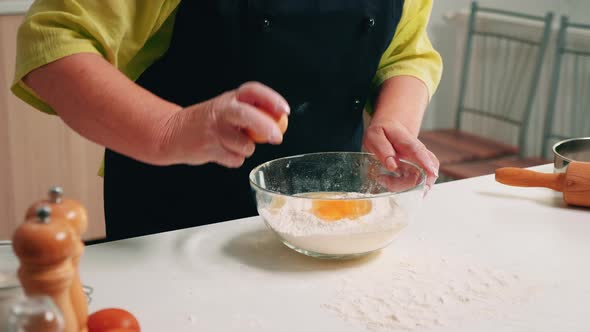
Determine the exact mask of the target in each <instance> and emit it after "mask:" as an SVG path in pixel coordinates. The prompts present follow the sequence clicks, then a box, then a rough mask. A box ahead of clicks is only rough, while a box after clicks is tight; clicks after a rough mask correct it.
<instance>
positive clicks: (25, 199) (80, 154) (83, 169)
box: [0, 15, 105, 240]
mask: <svg viewBox="0 0 590 332" xmlns="http://www.w3.org/2000/svg"><path fill="white" fill-rule="evenodd" d="M21 20H22V16H20V15H12V16H11V15H0V50H2V51H1V52H0V240H6V239H8V238H10V236H11V234H12V232H13V230H14V228H15V227H16V226H17V225H18V224H19V223H21V222H22V220H23V218H24V214H25V211H26V209H27V208H28V206H30V205H31V204H32V203H33V202H35V201H37V200H39V199H41V198H44V197H45V196H46V195H47V190H48V189H49V187H50V186H52V185H61V186H63V187H64V190H65V195H66V196H68V197H73V198H75V199H77V200H80V201H81V202H82V204H84V206H85V207H86V208H87V209H88V214H89V228H88V231H87V232H86V234H85V236H84V238H85V239H95V238H103V237H104V236H105V226H104V214H103V204H102V178H100V177H98V176H97V174H96V172H97V170H98V167H99V165H100V161H101V158H102V155H103V149H102V148H101V147H99V146H97V145H95V144H93V143H91V142H89V141H87V140H85V139H83V138H82V137H80V136H79V135H78V134H76V133H75V132H73V131H72V130H70V129H69V128H67V127H66V126H65V125H64V124H63V122H62V121H60V120H59V119H58V118H57V117H54V116H49V115H45V114H42V113H40V112H39V111H36V110H34V109H33V108H32V107H29V106H28V105H27V104H25V103H23V102H22V101H20V100H19V99H18V98H16V97H15V96H14V95H13V94H12V93H11V92H10V90H9V88H10V85H11V82H12V78H13V76H14V61H15V55H16V31H17V29H18V26H19V24H20V22H21Z"/></svg>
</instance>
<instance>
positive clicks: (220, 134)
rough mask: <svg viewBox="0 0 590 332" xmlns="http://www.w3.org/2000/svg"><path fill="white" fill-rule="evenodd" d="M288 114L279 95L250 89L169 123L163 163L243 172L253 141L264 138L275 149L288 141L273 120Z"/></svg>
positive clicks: (163, 140) (220, 98)
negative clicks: (224, 167)
mask: <svg viewBox="0 0 590 332" xmlns="http://www.w3.org/2000/svg"><path fill="white" fill-rule="evenodd" d="M289 112H290V110H289V105H288V103H287V101H286V100H285V99H284V98H283V97H282V96H281V95H280V94H278V93H277V92H276V91H274V90H272V89H271V88H269V87H267V86H265V85H262V84H260V83H256V82H248V83H245V84H243V85H242V86H240V87H239V88H238V89H236V90H232V91H228V92H226V93H224V94H222V95H220V96H218V97H215V98H213V99H211V100H208V101H206V102H203V103H199V104H195V105H192V106H189V107H187V108H185V109H183V110H180V111H178V112H176V113H174V114H172V115H171V116H170V117H169V118H168V119H166V121H164V123H163V125H162V128H160V133H161V139H160V142H161V144H160V146H159V151H160V158H161V160H162V161H163V164H180V163H182V164H190V165H201V164H205V163H209V162H214V163H217V164H220V165H223V166H226V167H232V168H235V167H240V166H241V165H242V164H243V163H244V160H245V159H246V158H248V157H250V156H251V155H252V154H253V153H254V149H255V143H254V141H253V139H252V138H251V136H256V137H265V138H266V139H265V142H264V143H270V144H280V143H281V142H282V141H283V133H282V132H281V130H280V128H279V126H278V124H277V122H276V121H274V120H273V119H278V118H280V117H281V116H282V115H283V114H289ZM269 115H270V116H269ZM246 131H248V132H249V133H250V135H247V134H246Z"/></svg>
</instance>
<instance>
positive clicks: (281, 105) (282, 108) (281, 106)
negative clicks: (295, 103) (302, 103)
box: [278, 102, 291, 115]
mask: <svg viewBox="0 0 590 332" xmlns="http://www.w3.org/2000/svg"><path fill="white" fill-rule="evenodd" d="M278 109H279V110H280V111H282V112H284V113H286V114H287V115H289V114H291V107H289V104H287V103H284V102H280V103H279V105H278Z"/></svg>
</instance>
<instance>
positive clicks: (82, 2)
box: [12, 0, 180, 114]
mask: <svg viewBox="0 0 590 332" xmlns="http://www.w3.org/2000/svg"><path fill="white" fill-rule="evenodd" d="M179 2H180V0H150V1H138V0H135V1H132V0H100V1H96V0H94V1H93V0H37V1H35V2H34V3H33V5H32V6H31V8H30V9H29V11H28V12H27V14H26V16H25V19H24V21H23V23H22V25H21V26H20V28H19V30H18V37H17V55H16V70H15V77H14V81H13V85H12V91H13V93H14V94H15V95H16V96H18V97H19V98H21V99H23V100H24V101H25V102H27V103H29V104H30V105H32V106H33V107H35V108H37V109H39V110H41V111H44V112H46V113H49V114H55V112H54V111H53V110H52V109H51V108H50V107H49V106H48V105H47V104H46V103H45V102H43V101H42V100H41V99H40V98H39V97H38V96H37V95H36V94H35V93H34V92H33V91H32V90H31V89H30V88H28V87H27V86H26V85H25V84H24V83H23V81H22V79H23V77H24V76H25V75H27V74H28V73H29V72H31V71H32V70H34V69H36V68H38V67H41V66H43V65H45V64H48V63H50V62H53V61H55V60H58V59H60V58H63V57H65V56H68V55H72V54H76V53H96V54H100V55H102V56H103V57H104V58H105V59H106V60H108V61H109V62H110V63H112V64H113V65H114V66H116V67H117V68H119V70H121V71H122V72H123V73H124V74H125V75H127V76H128V77H129V78H131V79H136V78H137V77H138V76H139V75H140V74H141V72H143V70H145V69H146V68H147V67H148V66H149V65H150V64H151V63H153V61H155V60H156V59H157V58H158V57H159V56H161V55H162V54H164V52H165V51H166V49H167V48H168V45H169V41H170V36H171V34H172V25H173V18H174V15H171V14H172V13H173V12H174V10H175V9H176V7H177V5H178V3H179Z"/></svg>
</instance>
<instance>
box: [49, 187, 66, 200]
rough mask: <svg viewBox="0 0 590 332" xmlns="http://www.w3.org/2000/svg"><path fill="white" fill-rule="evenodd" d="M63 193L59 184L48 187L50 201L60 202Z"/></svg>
mask: <svg viewBox="0 0 590 332" xmlns="http://www.w3.org/2000/svg"><path fill="white" fill-rule="evenodd" d="M63 195H64V189H63V188H62V187H59V186H53V187H51V188H49V201H51V202H52V203H55V204H57V203H61V201H62V199H63Z"/></svg>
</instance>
